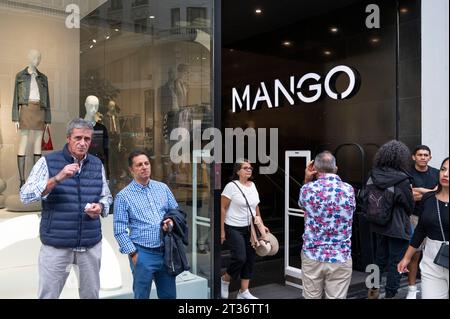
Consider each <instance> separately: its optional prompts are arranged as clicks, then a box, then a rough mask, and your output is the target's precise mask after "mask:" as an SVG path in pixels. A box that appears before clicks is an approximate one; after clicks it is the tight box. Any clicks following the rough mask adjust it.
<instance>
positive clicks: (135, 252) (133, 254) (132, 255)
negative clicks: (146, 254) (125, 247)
mask: <svg viewBox="0 0 450 319" xmlns="http://www.w3.org/2000/svg"><path fill="white" fill-rule="evenodd" d="M136 254H137V250H135V251H133V252H132V253H129V254H128V256H130V257H131V258H133V257H134V256H135V255H136Z"/></svg>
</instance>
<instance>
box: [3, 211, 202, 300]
mask: <svg viewBox="0 0 450 319" xmlns="http://www.w3.org/2000/svg"><path fill="white" fill-rule="evenodd" d="M15 218H20V219H18V220H13V219H15ZM38 227H39V215H38V213H31V214H30V213H28V214H17V213H9V212H7V211H6V210H5V209H0V299H35V298H36V297H37V289H38V265H37V262H38V256H39V249H40V247H41V242H40V240H39V237H38ZM102 232H103V237H104V238H103V239H104V242H103V246H102V250H103V252H102V268H101V271H100V281H101V283H100V285H101V289H100V298H114V299H117V298H120V299H131V298H133V291H132V282H133V281H132V275H131V270H130V266H129V262H128V257H127V256H125V255H123V254H121V253H120V252H119V247H118V245H117V242H116V240H115V238H114V235H113V216H112V215H110V216H108V217H107V218H102ZM105 241H106V242H105ZM208 291H209V289H208V284H207V280H206V279H205V278H202V277H199V276H196V275H194V274H192V273H190V272H184V273H182V274H180V275H179V276H178V277H177V298H178V299H206V298H208V295H209V293H208ZM61 298H64V299H77V298H79V297H78V283H77V279H76V276H75V275H74V272H73V270H72V271H71V273H70V275H69V278H68V279H67V282H66V286H65V287H64V289H63V291H62V294H61ZM150 298H151V299H154V298H157V296H156V288H155V286H154V284H153V286H152V291H151V294H150Z"/></svg>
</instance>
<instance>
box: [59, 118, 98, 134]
mask: <svg viewBox="0 0 450 319" xmlns="http://www.w3.org/2000/svg"><path fill="white" fill-rule="evenodd" d="M74 128H81V129H87V130H91V131H93V130H94V125H92V123H91V122H89V121H86V120H84V119H81V118H78V119H73V120H71V121H70V122H69V123H67V131H66V133H67V136H71V135H72V132H73V129H74Z"/></svg>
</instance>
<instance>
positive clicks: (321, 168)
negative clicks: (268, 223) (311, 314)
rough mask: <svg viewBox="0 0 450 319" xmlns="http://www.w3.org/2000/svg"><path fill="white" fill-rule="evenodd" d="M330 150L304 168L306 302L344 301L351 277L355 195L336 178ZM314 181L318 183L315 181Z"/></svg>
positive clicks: (301, 191)
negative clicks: (320, 300)
mask: <svg viewBox="0 0 450 319" xmlns="http://www.w3.org/2000/svg"><path fill="white" fill-rule="evenodd" d="M336 172H337V167H336V159H335V158H334V156H333V154H331V153H330V152H328V151H325V152H322V153H320V154H318V155H317V156H316V158H315V159H314V161H311V162H309V163H308V165H307V167H306V169H305V185H303V187H302V188H301V190H300V196H299V200H298V204H299V206H300V207H303V208H304V210H305V232H304V234H303V248H302V253H301V258H302V283H303V296H304V297H305V298H306V299H321V298H322V296H323V293H324V292H325V298H327V299H335V298H340V299H344V298H346V297H347V291H348V287H349V285H350V280H351V277H352V257H351V237H352V221H353V211H354V210H355V206H356V204H355V193H354V190H353V188H352V186H350V185H349V184H347V183H344V182H343V181H342V180H341V179H340V178H339V176H338V175H336ZM313 179H315V181H313Z"/></svg>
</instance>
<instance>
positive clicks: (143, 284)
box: [114, 151, 178, 299]
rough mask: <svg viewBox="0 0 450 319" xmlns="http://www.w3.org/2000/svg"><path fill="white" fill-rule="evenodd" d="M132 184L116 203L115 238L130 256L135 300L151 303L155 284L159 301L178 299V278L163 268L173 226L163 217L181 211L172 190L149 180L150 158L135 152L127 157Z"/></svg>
mask: <svg viewBox="0 0 450 319" xmlns="http://www.w3.org/2000/svg"><path fill="white" fill-rule="evenodd" d="M128 166H129V169H130V172H131V174H132V175H133V178H134V179H133V181H132V182H131V183H130V184H129V185H128V186H127V187H125V188H124V189H123V190H122V191H120V192H119V193H118V194H117V196H116V199H115V201H114V236H115V237H116V240H117V242H118V243H119V246H120V252H121V253H123V254H128V256H129V260H130V267H131V271H132V273H133V292H134V298H135V299H148V298H149V297H150V289H151V285H152V281H153V280H155V284H156V291H157V293H158V298H161V299H175V298H176V286H175V276H173V275H170V274H169V273H168V272H167V270H166V268H165V266H164V250H163V247H162V243H163V242H162V240H163V238H161V235H160V234H161V224H162V225H163V226H162V228H163V231H167V230H168V227H169V226H172V225H173V221H172V220H171V219H166V220H164V221H163V217H164V214H165V213H167V212H168V211H169V210H170V209H176V208H178V204H177V201H176V200H175V197H174V196H173V194H172V192H171V191H170V189H169V187H168V186H167V185H166V184H164V183H161V182H157V181H154V180H151V179H150V174H151V166H150V160H149V156H148V155H147V154H146V153H145V152H143V151H134V152H132V153H131V154H130V156H129V157H128Z"/></svg>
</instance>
